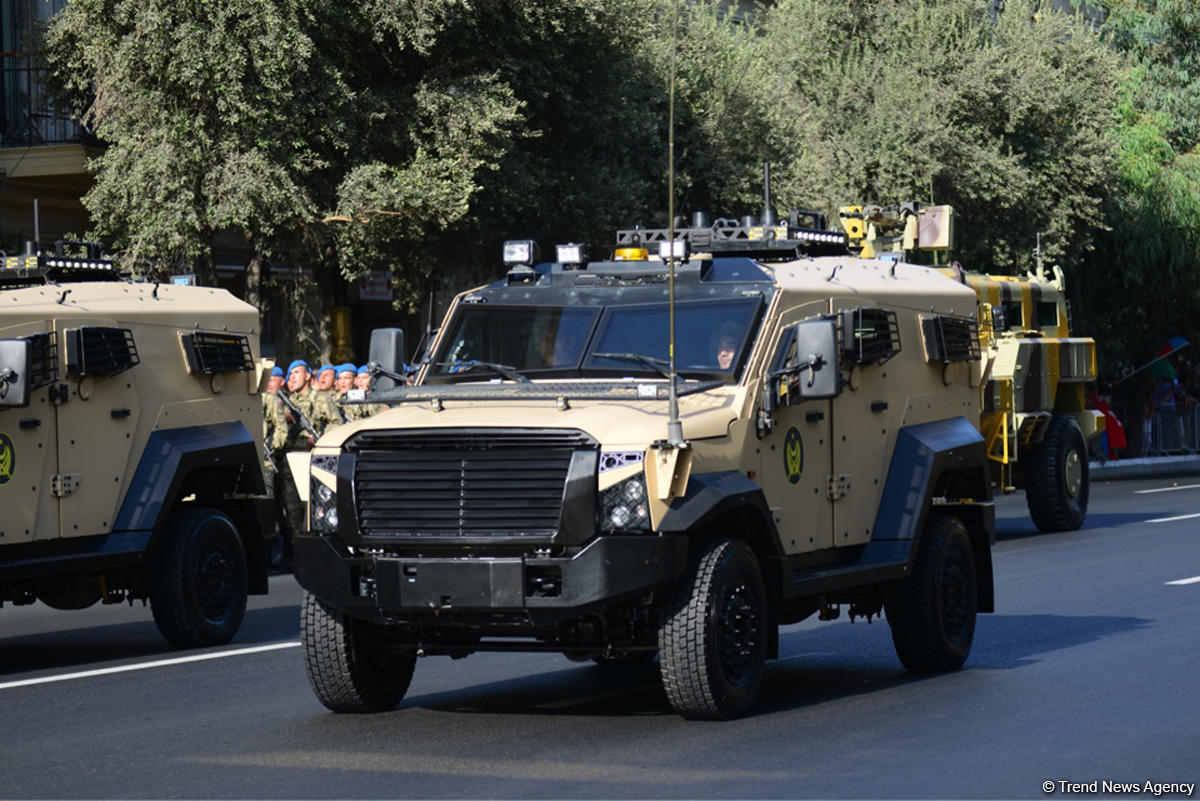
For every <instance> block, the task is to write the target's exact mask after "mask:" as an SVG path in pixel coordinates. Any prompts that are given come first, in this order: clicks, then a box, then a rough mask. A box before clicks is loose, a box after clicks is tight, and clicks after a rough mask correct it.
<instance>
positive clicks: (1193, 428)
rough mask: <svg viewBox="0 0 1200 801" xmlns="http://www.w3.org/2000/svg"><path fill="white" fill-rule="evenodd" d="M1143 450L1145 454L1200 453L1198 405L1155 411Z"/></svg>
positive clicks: (1199, 410) (1199, 408)
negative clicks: (1147, 441) (1147, 440)
mask: <svg viewBox="0 0 1200 801" xmlns="http://www.w3.org/2000/svg"><path fill="white" fill-rule="evenodd" d="M1145 452H1146V455H1147V456H1169V455H1174V454H1186V453H1200V406H1193V407H1192V408H1190V409H1159V410H1158V411H1156V412H1155V413H1154V416H1153V417H1152V418H1151V420H1150V441H1149V443H1148V444H1147V445H1146V448H1145Z"/></svg>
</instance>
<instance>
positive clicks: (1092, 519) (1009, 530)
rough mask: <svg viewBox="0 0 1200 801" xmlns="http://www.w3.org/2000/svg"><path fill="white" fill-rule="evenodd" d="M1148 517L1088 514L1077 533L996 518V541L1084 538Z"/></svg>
mask: <svg viewBox="0 0 1200 801" xmlns="http://www.w3.org/2000/svg"><path fill="white" fill-rule="evenodd" d="M1147 517H1149V515H1147V514H1146V513H1145V512H1089V513H1088V517H1087V521H1086V522H1085V523H1084V525H1083V528H1081V529H1079V530H1077V531H1055V532H1042V531H1039V530H1038V528H1037V526H1035V525H1034V524H1033V521H1032V520H1030V519H1029V518H1028V517H1003V518H1001V517H997V518H996V539H997V540H999V541H1001V542H1004V541H1007V540H1020V539H1025V538H1026V537H1046V538H1054V537H1081V536H1083V537H1086V536H1087V535H1088V534H1090V533H1092V532H1096V531H1100V530H1101V529H1115V528H1122V527H1124V526H1129V525H1133V524H1137V523H1144V522H1145V521H1146V519H1147Z"/></svg>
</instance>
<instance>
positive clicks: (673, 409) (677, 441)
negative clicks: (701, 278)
mask: <svg viewBox="0 0 1200 801" xmlns="http://www.w3.org/2000/svg"><path fill="white" fill-rule="evenodd" d="M678 50H679V0H674V2H673V3H672V4H671V83H670V88H669V90H668V100H667V109H668V111H667V270H668V286H669V290H668V294H669V297H668V302H667V306H668V312H667V317H668V323H667V327H668V328H669V335H668V340H669V350H668V352H667V363H668V368H667V371H668V372H669V373H670V379H669V382H670V387H669V389H668V393H669V394H668V395H667V398H668V403H667V406H668V409H667V414H668V419H667V442H668V443H670V444H671V445H672V446H676V447H678V446H679V445H682V444H683V423H682V422H680V420H679V395H678V392H677V391H676V388H675V383H676V381H677V379H678V376H677V375H676V373H675V57H676V53H677V52H678Z"/></svg>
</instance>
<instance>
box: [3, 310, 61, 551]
mask: <svg viewBox="0 0 1200 801" xmlns="http://www.w3.org/2000/svg"><path fill="white" fill-rule="evenodd" d="M0 339H5V340H7V339H26V340H28V341H29V342H30V344H31V346H32V348H31V350H32V357H33V358H32V359H31V365H30V366H31V368H32V369H31V370H30V375H29V376H28V377H27V378H28V382H29V387H30V393H29V405H28V406H25V407H9V408H5V409H0V498H3V499H4V514H3V515H0V546H2V545H11V544H14V543H21V542H30V541H32V540H44V539H52V538H55V537H57V536H58V532H59V522H58V501H57V500H56V499H55V498H54V496H53V495H52V494H51V492H50V484H51V479H52V478H53V476H54V474H55V472H56V471H57V454H56V443H57V417H56V415H55V409H54V406H53V405H52V404H51V399H50V393H51V391H52V390H56V389H57V385H56V381H57V379H58V378H59V376H60V374H61V373H60V365H59V362H58V352H57V348H56V346H55V338H54V333H53V331H52V329H51V324H50V321H48V320H47V321H38V322H30V323H20V324H18V325H14V326H9V327H7V328H4V329H2V330H0ZM8 366H9V365H5V367H8Z"/></svg>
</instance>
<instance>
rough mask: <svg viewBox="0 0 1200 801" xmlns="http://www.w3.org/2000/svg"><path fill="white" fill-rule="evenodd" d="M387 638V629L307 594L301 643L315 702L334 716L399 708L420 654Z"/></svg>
mask: <svg viewBox="0 0 1200 801" xmlns="http://www.w3.org/2000/svg"><path fill="white" fill-rule="evenodd" d="M387 634H388V632H387V629H385V628H384V627H383V626H378V625H375V624H373V623H370V622H369V621H365V620H359V619H357V618H352V617H350V616H348V615H343V614H341V613H340V612H338V611H337V610H335V609H333V608H332V607H329V606H327V605H326V604H324V603H322V602H321V601H320V600H318V599H317V598H316V596H314V595H312V594H311V593H309V592H308V591H307V590H306V591H305V592H304V598H303V601H302V603H301V606H300V642H301V644H302V645H303V646H304V670H305V672H306V673H307V674H308V683H309V684H310V685H312V688H313V692H314V693H315V694H316V696H317V699H318V700H319V701H320V702H321V703H322V704H324V705H325V706H326V707H327V708H329V709H331V710H333V711H334V712H386V711H388V710H389V709H395V708H396V706H397V705H398V704H399V703H400V701H401V700H402V699H403V698H404V694H405V693H406V692H408V685H409V684H410V683H411V682H412V676H413V669H414V668H415V666H416V662H417V655H416V652H415V651H412V650H406V649H403V648H402V647H401V644H400V643H398V642H396V641H395V640H393V639H392V638H389V637H388V636H387Z"/></svg>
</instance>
